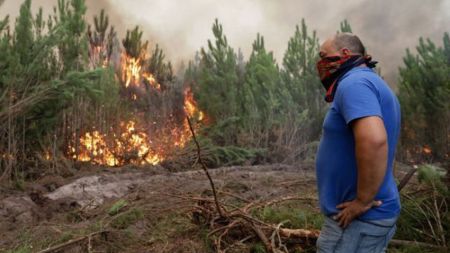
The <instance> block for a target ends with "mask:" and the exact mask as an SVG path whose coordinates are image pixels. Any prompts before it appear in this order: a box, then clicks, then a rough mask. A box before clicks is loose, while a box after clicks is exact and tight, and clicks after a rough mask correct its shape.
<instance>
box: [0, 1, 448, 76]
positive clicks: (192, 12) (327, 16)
mask: <svg viewBox="0 0 450 253" xmlns="http://www.w3.org/2000/svg"><path fill="white" fill-rule="evenodd" d="M20 2H21V1H17V0H6V1H5V3H4V5H3V6H2V7H1V8H0V17H2V16H3V15H5V13H10V14H13V16H14V14H15V13H17V12H18V6H19V4H20ZM54 2H55V0H35V1H33V5H34V6H38V5H42V6H45V7H46V8H48V7H49V6H51V5H53V4H54ZM87 3H88V5H89V7H90V9H89V15H91V16H92V15H93V14H94V13H97V12H98V11H99V10H100V9H101V8H105V9H107V10H108V13H109V16H110V18H111V19H112V20H111V21H112V23H114V25H115V26H116V28H117V30H118V31H119V34H121V35H123V33H124V32H125V31H126V29H127V28H133V27H134V26H135V25H137V24H138V25H140V26H141V27H142V28H143V29H144V31H145V36H146V37H147V38H148V39H149V40H150V41H151V43H152V44H156V43H159V44H160V45H161V46H162V47H163V48H164V49H165V51H166V53H167V55H168V58H169V59H170V60H172V61H174V62H179V61H181V60H185V61H186V60H189V59H191V58H192V57H193V56H194V53H195V51H197V50H198V49H199V48H200V47H202V46H205V45H206V41H207V39H208V38H211V36H212V32H211V26H212V23H213V21H214V19H215V18H216V17H217V18H218V19H219V20H220V22H221V23H222V24H223V25H224V29H225V33H226V35H227V36H228V38H229V41H230V43H231V45H232V46H233V47H235V48H236V49H237V48H241V49H242V50H243V51H244V53H245V54H246V55H248V54H249V52H250V51H251V44H252V42H253V40H254V39H255V37H256V33H257V32H260V33H261V34H262V35H264V36H265V39H266V46H267V48H268V49H270V50H273V51H274V53H275V55H276V57H277V59H278V60H279V62H281V59H282V56H283V54H284V51H285V50H286V47H287V41H288V39H289V37H290V36H292V34H293V32H294V29H295V25H296V24H298V23H300V21H301V19H302V18H305V19H306V23H307V25H308V27H309V28H310V29H311V30H312V29H314V30H316V31H317V33H318V35H319V37H320V38H321V41H323V40H324V39H325V38H326V37H328V36H330V35H332V34H334V33H335V32H336V31H337V30H338V28H339V23H340V22H341V21H342V20H344V19H347V20H348V21H349V22H350V24H351V25H352V28H353V32H354V33H355V34H357V35H359V36H360V37H361V39H362V41H363V42H364V43H365V44H366V46H367V48H368V50H369V53H370V54H372V55H373V57H374V58H375V59H377V60H379V61H380V65H379V66H380V67H381V70H382V74H383V75H384V76H385V77H386V78H387V79H388V81H389V82H390V83H391V84H394V83H395V82H396V76H397V72H398V66H400V65H401V64H402V56H403V55H404V53H405V48H407V47H409V48H414V47H415V45H416V44H417V41H418V38H419V37H420V36H423V37H430V38H431V39H433V40H434V41H437V42H440V40H441V38H442V35H443V33H444V32H446V31H450V0H428V1H423V0H396V1H391V0H377V1H373V0H345V1H343V0H342V1H336V0H320V1H318V0H277V1H273V0H245V1H244V0H133V1H130V0H101V1H99V0H87ZM48 9H50V8H48Z"/></svg>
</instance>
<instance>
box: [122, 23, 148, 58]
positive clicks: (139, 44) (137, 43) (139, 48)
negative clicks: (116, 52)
mask: <svg viewBox="0 0 450 253" xmlns="http://www.w3.org/2000/svg"><path fill="white" fill-rule="evenodd" d="M142 35H143V32H142V31H141V30H140V29H139V26H136V27H135V28H134V29H133V30H131V31H130V30H127V35H126V37H125V39H123V40H122V45H123V47H124V48H125V51H126V53H127V55H128V56H130V57H132V58H135V59H143V58H145V53H146V52H147V48H148V41H145V42H143V41H142Z"/></svg>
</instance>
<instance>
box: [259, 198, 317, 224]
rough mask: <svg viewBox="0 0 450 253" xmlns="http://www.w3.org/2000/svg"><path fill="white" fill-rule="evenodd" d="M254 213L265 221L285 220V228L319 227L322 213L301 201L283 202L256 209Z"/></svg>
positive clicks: (277, 221) (278, 221)
mask: <svg viewBox="0 0 450 253" xmlns="http://www.w3.org/2000/svg"><path fill="white" fill-rule="evenodd" d="M254 215H256V217H258V218H260V219H262V220H263V221H265V222H269V223H273V224H279V223H281V222H286V223H285V224H284V227H287V228H305V229H320V228H321V227H322V224H323V215H322V214H320V213H318V212H316V211H314V210H312V209H311V208H310V207H308V206H306V205H301V203H293V202H291V203H285V204H284V205H279V206H275V207H265V208H263V209H260V210H257V211H256V212H255V213H254Z"/></svg>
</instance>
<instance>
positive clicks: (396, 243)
mask: <svg viewBox="0 0 450 253" xmlns="http://www.w3.org/2000/svg"><path fill="white" fill-rule="evenodd" d="M389 244H390V245H391V246H419V247H424V248H430V249H440V250H447V249H448V248H446V247H443V246H439V245H434V244H431V243H426V242H417V241H406V240H395V239H394V240H391V241H390V242H389Z"/></svg>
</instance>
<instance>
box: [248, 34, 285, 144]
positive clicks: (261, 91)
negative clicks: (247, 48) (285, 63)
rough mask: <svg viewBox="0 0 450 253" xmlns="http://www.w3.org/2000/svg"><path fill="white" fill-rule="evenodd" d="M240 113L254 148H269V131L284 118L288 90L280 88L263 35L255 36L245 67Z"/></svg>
mask: <svg viewBox="0 0 450 253" xmlns="http://www.w3.org/2000/svg"><path fill="white" fill-rule="evenodd" d="M242 90H243V92H242V97H243V100H244V101H243V109H244V110H243V111H242V113H241V118H242V123H243V127H244V129H245V133H244V134H245V135H249V136H248V137H249V139H250V141H251V142H252V143H250V144H251V145H252V146H254V147H264V148H269V145H270V136H271V131H273V128H274V126H276V125H280V124H281V123H282V121H283V119H285V118H286V117H287V110H286V105H288V104H289V102H288V101H287V99H289V96H286V95H288V91H287V89H285V88H284V87H282V85H281V82H280V75H279V69H278V66H277V64H276V62H275V59H274V57H273V54H272V52H267V51H266V49H265V45H264V37H262V36H260V35H259V34H258V35H257V38H256V40H255V42H254V43H253V51H252V54H251V56H250V59H249V61H248V63H247V65H246V68H245V76H244V84H243V88H242Z"/></svg>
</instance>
